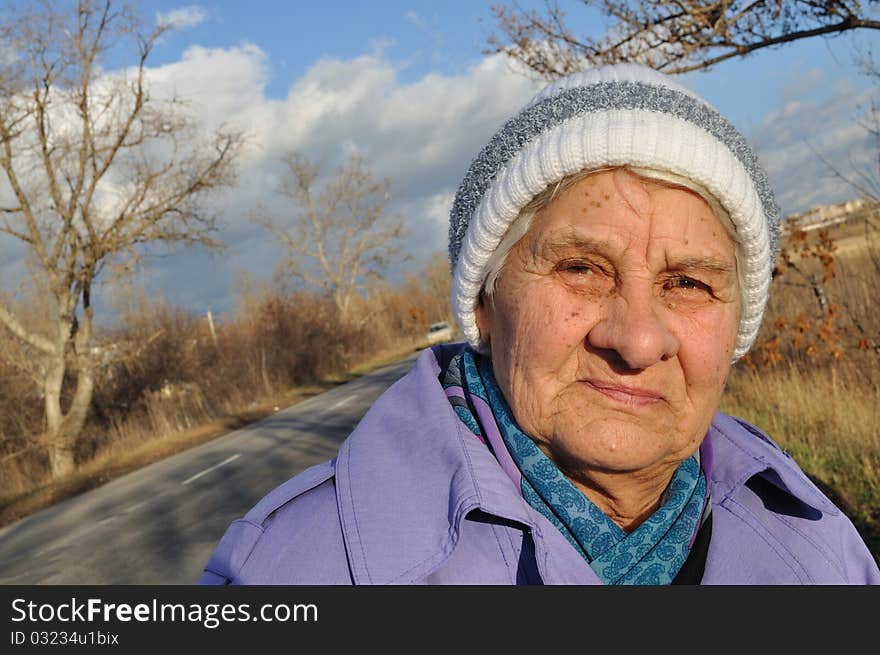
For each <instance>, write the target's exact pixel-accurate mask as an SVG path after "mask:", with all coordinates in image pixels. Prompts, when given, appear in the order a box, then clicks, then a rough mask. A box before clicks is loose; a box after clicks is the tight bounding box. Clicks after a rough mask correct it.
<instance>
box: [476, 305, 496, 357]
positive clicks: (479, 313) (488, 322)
mask: <svg viewBox="0 0 880 655" xmlns="http://www.w3.org/2000/svg"><path fill="white" fill-rule="evenodd" d="M493 309H494V308H493V307H492V299H491V298H487V297H486V292H485V291H481V292H480V298H479V300H477V306H476V307H475V308H474V317H475V318H476V319H477V329H478V330H479V331H480V340H481V341H482V342H483V343H485V344H486V345H487V346H488V345H489V344H490V343H491V340H492V339H491V337H492V319H493V315H492V314H493Z"/></svg>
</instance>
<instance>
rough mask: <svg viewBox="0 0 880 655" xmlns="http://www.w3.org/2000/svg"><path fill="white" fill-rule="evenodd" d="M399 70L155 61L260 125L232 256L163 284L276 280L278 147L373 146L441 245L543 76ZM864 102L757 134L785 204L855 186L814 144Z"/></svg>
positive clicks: (214, 57) (837, 146)
mask: <svg viewBox="0 0 880 655" xmlns="http://www.w3.org/2000/svg"><path fill="white" fill-rule="evenodd" d="M400 73H401V70H400V68H399V67H398V66H397V65H395V63H393V62H391V61H389V60H388V59H387V58H385V57H384V56H383V54H382V53H381V52H374V53H372V54H369V55H364V56H361V57H357V58H354V59H350V60H345V61H343V60H338V59H323V60H320V61H317V62H315V63H314V64H313V65H312V66H311V67H310V68H309V69H308V70H307V71H306V72H305V73H304V74H303V75H302V76H301V77H299V78H298V79H295V80H292V82H291V84H290V87H289V90H288V93H287V96H286V97H284V98H281V99H274V98H267V97H266V92H265V89H266V84H267V82H268V80H269V79H270V77H271V75H272V74H273V70H272V68H271V62H270V61H269V60H268V57H267V55H266V53H265V52H264V51H263V50H261V49H260V48H259V47H257V46H255V45H251V44H242V45H239V46H237V47H232V48H226V49H209V48H204V47H191V48H189V49H188V50H186V52H185V53H184V55H183V56H182V57H181V59H180V60H179V61H176V62H173V63H170V64H167V65H164V66H159V67H154V68H152V69H150V71H149V80H150V83H151V84H152V86H153V95H154V97H159V96H162V95H172V94H173V95H175V96H177V97H180V98H182V99H184V100H186V101H187V103H188V104H189V107H190V108H191V111H193V112H194V114H195V117H196V120H197V122H198V123H199V124H200V125H202V126H203V127H205V128H216V127H218V126H220V125H224V124H225V125H231V126H235V127H239V128H242V129H245V130H246V131H247V132H248V134H249V136H250V139H249V144H248V148H247V150H246V151H245V153H244V156H243V158H242V160H241V171H240V184H239V186H238V187H237V188H235V189H233V190H230V191H228V192H226V193H224V194H223V195H222V196H218V197H217V199H216V201H215V202H214V205H215V206H216V208H217V212H218V214H219V217H220V219H221V222H222V223H223V224H225V225H226V231H225V233H224V235H223V236H224V238H225V240H226V242H227V244H228V245H229V251H228V253H227V254H226V255H225V256H224V257H222V258H218V259H215V260H211V259H210V258H208V257H206V256H204V255H201V254H198V253H196V252H190V251H181V252H180V254H178V255H172V256H169V257H165V258H163V259H162V260H161V263H160V264H159V265H157V266H156V267H154V271H153V276H154V278H153V279H155V280H156V284H157V285H159V286H160V287H161V289H163V290H164V291H165V293H166V294H168V295H169V297H170V298H171V299H172V300H174V301H176V302H181V303H185V304H186V305H187V306H188V307H190V308H191V309H192V310H193V311H205V309H207V308H208V307H211V308H213V309H214V311H215V312H219V311H222V310H223V309H224V308H227V309H228V308H231V307H232V297H231V296H232V288H233V286H234V283H235V280H236V279H237V277H238V275H239V273H240V271H241V270H248V271H250V272H251V273H252V274H253V275H254V276H255V277H258V278H259V277H268V276H269V275H270V274H271V273H272V270H273V269H274V268H275V265H276V263H277V261H278V258H279V257H280V252H278V250H277V246H275V245H274V244H273V243H272V242H271V241H269V240H267V239H266V238H265V237H264V234H263V233H262V232H261V231H260V228H258V227H256V226H254V225H253V223H252V222H251V221H250V220H249V217H250V216H251V215H252V214H253V211H254V209H255V208H256V207H258V206H260V205H262V206H265V207H267V208H268V209H269V210H273V211H276V212H278V214H279V216H283V215H284V214H283V213H284V212H285V211H289V209H288V208H285V207H284V205H283V203H282V202H281V201H280V200H279V197H278V196H277V194H275V193H274V190H275V189H276V188H277V186H278V183H279V181H280V175H281V174H282V167H281V165H280V157H281V155H282V154H284V153H285V152H288V151H290V150H292V149H297V150H299V151H301V152H303V153H304V154H306V155H307V156H308V157H309V158H311V159H312V160H314V161H318V162H321V163H322V164H323V170H324V172H325V173H327V174H330V173H332V171H333V169H334V168H335V167H336V166H337V165H338V164H339V163H341V161H342V160H343V159H344V158H345V157H346V156H347V155H348V154H349V153H351V152H353V151H356V152H359V153H361V154H363V155H365V156H366V157H367V159H368V161H369V162H370V165H371V167H372V170H373V172H374V173H375V174H376V176H378V177H388V178H390V180H391V193H392V203H391V207H390V209H391V210H392V211H394V212H396V213H399V214H401V215H402V216H404V217H405V220H406V222H407V225H408V227H409V234H410V237H411V240H410V243H409V250H410V252H411V253H412V254H413V257H414V259H415V260H416V261H415V262H413V264H412V266H418V265H420V264H421V261H420V260H423V259H424V257H426V256H427V255H428V254H429V253H431V252H436V251H445V249H446V237H447V224H446V221H447V213H448V210H449V207H450V205H451V201H452V197H453V194H454V193H455V190H456V188H457V186H458V183H459V181H460V180H461V177H462V176H463V175H464V173H465V171H466V169H467V167H468V165H469V163H470V161H471V159H472V158H473V157H474V156H475V155H476V154H477V153H478V151H479V149H480V148H481V147H482V146H483V144H485V143H486V142H487V140H488V139H489V138H490V137H491V135H492V134H493V133H494V131H495V130H496V129H497V128H498V127H499V126H500V125H501V124H502V123H503V122H504V121H505V120H506V119H507V118H508V117H510V116H511V115H512V114H513V113H514V112H515V111H516V110H517V109H518V108H520V107H521V106H522V105H523V104H524V103H525V102H526V101H527V100H528V99H529V98H530V97H531V96H532V94H533V93H534V92H535V91H536V90H537V88H538V85H537V83H536V82H534V81H533V80H531V79H529V78H528V77H526V76H523V75H521V74H519V73H517V72H515V71H513V70H512V69H511V67H510V64H509V63H508V62H507V61H505V60H503V59H501V58H500V57H498V56H493V57H487V58H485V59H483V60H481V61H480V62H479V63H478V64H476V65H474V66H473V67H471V68H469V69H467V70H465V71H463V72H461V73H459V74H455V75H441V74H436V73H434V74H429V75H426V76H424V77H423V78H421V79H419V80H416V81H414V82H404V81H402V76H401V74H400ZM858 100H859V97H856V96H855V95H854V91H853V89H847V88H843V87H840V88H836V89H834V90H833V93H831V95H829V96H827V97H826V98H825V100H822V99H818V100H817V99H815V98H809V99H806V100H801V101H800V102H799V103H794V102H791V103H789V104H788V105H787V106H785V107H782V108H781V109H780V110H778V111H776V112H774V113H773V114H771V115H769V116H767V117H766V119H765V121H764V123H763V124H762V125H761V127H760V129H758V130H757V131H756V138H755V139H754V141H755V142H756V145H757V147H758V150H759V154H760V156H761V159H762V161H763V162H764V164H765V166H766V167H767V168H768V170H769V172H770V175H771V181H772V182H773V183H774V186H775V188H776V189H777V191H778V193H779V198H780V201H781V204H782V205H783V209H784V210H785V211H787V212H793V211H799V210H800V209H803V208H805V207H806V206H809V205H810V204H815V203H818V202H822V203H824V202H833V201H836V200H837V199H838V198H840V196H847V197H848V196H849V195H851V194H849V193H848V191H847V190H842V189H841V184H840V183H839V181H835V180H834V179H833V176H831V175H828V174H827V169H825V168H824V165H823V164H822V163H821V162H820V161H819V159H818V158H817V157H816V156H815V154H814V153H813V151H812V150H811V145H812V146H813V147H815V148H817V149H818V150H820V152H822V153H823V156H827V157H828V158H829V159H831V160H833V161H835V162H838V163H839V164H840V165H841V166H843V167H848V166H849V164H848V161H847V159H848V157H849V156H850V153H852V152H861V150H859V149H860V148H862V149H864V140H863V134H862V132H861V131H860V128H858V126H857V125H855V117H854V115H853V107H854V105H855V103H856V101H858ZM820 126H821V129H819V127H820ZM860 139H862V140H861V141H860ZM845 191H847V192H845ZM4 254H6V256H7V257H9V255H11V254H12V253H10V252H9V251H7V252H6V253H4ZM7 261H9V260H7ZM10 263H11V262H10ZM9 272H11V271H10V268H8V267H4V268H3V274H4V275H5V274H8V273H9Z"/></svg>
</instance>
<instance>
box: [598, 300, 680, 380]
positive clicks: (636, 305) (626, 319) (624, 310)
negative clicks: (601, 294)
mask: <svg viewBox="0 0 880 655" xmlns="http://www.w3.org/2000/svg"><path fill="white" fill-rule="evenodd" d="M659 303H660V300H659V299H658V298H656V297H655V296H654V294H653V293H652V292H651V291H650V290H647V289H645V290H639V289H637V288H628V289H622V290H620V291H619V292H618V293H617V294H615V295H614V296H613V297H611V298H610V299H608V301H607V302H606V303H605V312H604V316H603V317H602V318H601V319H600V320H599V321H598V322H597V323H596V324H595V325H594V326H593V328H592V329H591V330H590V332H589V333H588V334H587V342H588V343H589V344H590V345H591V346H593V347H594V348H600V349H603V350H612V351H614V352H615V353H617V355H618V356H619V358H620V360H621V361H622V362H623V363H624V364H625V365H626V366H627V367H628V368H629V369H632V370H640V369H645V368H648V367H649V366H651V365H653V364H656V363H657V362H659V361H662V360H665V359H669V358H670V357H674V356H675V355H676V354H677V353H678V348H679V340H678V337H676V336H675V334H674V333H673V332H672V331H670V329H669V327H668V325H667V323H666V320H668V319H666V320H664V317H663V316H662V315H661V314H662V311H661V309H662V308H661V307H659Z"/></svg>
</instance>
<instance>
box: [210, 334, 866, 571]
mask: <svg viewBox="0 0 880 655" xmlns="http://www.w3.org/2000/svg"><path fill="white" fill-rule="evenodd" d="M454 352H455V348H454V347H448V346H447V347H435V348H433V349H428V350H425V351H424V352H422V353H421V355H420V356H419V359H418V361H417V362H416V364H415V366H414V367H413V368H412V370H411V371H410V372H409V373H408V374H407V375H406V376H405V377H403V378H402V379H400V380H399V381H397V382H396V383H395V384H394V385H393V386H392V387H391V388H390V389H388V390H387V391H386V392H385V393H384V394H383V395H382V396H381V397H380V398H379V399H378V400H377V401H376V402H375V403H374V405H373V406H372V407H371V408H370V410H369V412H367V414H366V415H365V416H364V418H363V419H362V420H361V422H360V424H359V425H358V426H357V428H356V429H355V430H354V432H353V433H352V434H351V435H350V436H349V438H348V439H347V440H346V441H345V442H344V443H343V444H342V446H341V448H340V450H339V453H338V455H337V457H336V458H335V459H334V460H332V461H330V462H327V463H324V464H320V465H318V466H314V467H312V468H309V469H307V470H306V471H304V472H302V473H300V474H299V475H297V476H295V477H294V478H292V479H290V480H288V481H287V482H285V483H284V484H282V485H281V486H279V487H278V488H276V489H275V490H273V491H272V492H270V493H269V494H268V495H266V496H265V497H264V498H263V499H262V500H261V501H260V502H259V503H258V504H257V505H256V506H255V507H254V508H253V509H252V510H251V511H250V512H248V513H247V515H246V516H245V517H244V518H242V519H239V520H237V521H234V522H233V523H232V524H231V525H230V526H229V528H228V530H227V531H226V534H225V535H224V536H223V539H222V540H221V541H220V544H219V545H218V546H217V548H216V550H215V551H214V553H213V554H212V555H211V558H210V560H209V561H208V563H207V565H206V567H205V571H204V573H203V575H202V577H201V580H200V583H201V584H229V583H232V584H273V585H288V584H293V585H296V584H299V585H302V584H324V585H332V584H346V585H347V584H492V585H499V584H516V583H539V584H540V583H544V584H600V581H599V579H598V578H597V577H596V575H595V574H594V573H593V571H592V569H591V568H590V567H589V565H588V564H587V563H586V562H585V561H584V560H583V559H582V558H581V556H580V555H579V554H578V553H577V552H576V551H575V549H574V548H573V547H572V546H571V545H570V544H569V543H568V541H567V540H566V539H565V537H564V536H563V535H562V533H561V532H559V530H557V529H556V528H555V527H554V526H553V524H552V523H550V522H549V521H548V520H547V519H546V518H545V517H544V516H543V515H542V514H540V513H539V512H537V511H536V510H534V509H532V507H530V506H529V505H528V504H527V503H526V502H525V501H524V500H523V498H522V495H521V494H520V491H519V490H518V489H517V488H516V486H515V485H514V484H513V482H512V481H511V480H510V478H509V477H508V476H507V475H506V474H505V473H504V471H503V470H502V469H501V467H500V466H499V464H498V462H497V461H496V460H495V458H494V457H493V455H492V454H491V453H490V451H489V450H488V449H487V448H486V446H485V445H483V444H482V443H481V442H480V441H478V440H477V439H475V438H474V436H473V434H472V433H470V432H469V431H468V429H467V428H466V427H465V426H464V425H463V424H462V423H461V422H460V421H459V419H458V417H457V416H456V414H455V412H454V411H453V409H452V407H451V405H450V404H449V401H448V400H447V398H446V394H445V393H444V391H443V388H442V386H441V385H440V383H439V381H438V375H439V373H440V367H441V363H440V362H444V363H445V362H446V361H448V359H449V357H450V356H451V355H452V354H453V353H454ZM438 358H439V359H440V362H438ZM707 438H708V439H711V440H712V443H711V445H712V451H713V463H712V470H711V480H710V489H711V497H712V504H713V506H712V511H713V519H712V520H713V523H712V536H711V541H710V544H709V551H708V555H707V559H706V565H705V572H704V574H703V584H878V583H880V571H878V569H877V564H876V562H875V561H874V559H873V557H872V556H871V553H870V552H869V551H868V549H867V547H866V546H865V544H864V542H863V541H862V539H861V538H860V537H859V535H858V533H857V532H856V530H855V528H854V527H853V525H852V523H851V522H850V521H849V519H848V518H847V517H846V516H844V515H843V513H841V511H840V510H839V509H838V508H837V507H835V506H834V505H833V504H832V503H831V501H829V500H828V498H826V497H825V496H824V495H823V494H822V493H821V492H820V491H819V489H817V488H816V487H815V486H814V485H813V483H812V482H810V480H809V479H808V478H807V477H806V476H805V475H804V474H803V473H802V472H801V470H800V469H799V468H798V466H797V465H796V464H795V463H794V461H792V460H791V459H790V458H789V456H788V455H787V454H786V453H784V452H783V451H781V450H780V449H779V448H778V447H777V446H776V445H775V444H774V443H773V442H772V441H771V440H770V439H769V438H768V437H767V436H765V435H764V434H763V433H762V432H760V431H759V430H757V429H756V428H754V427H753V426H751V425H749V424H747V423H745V422H744V421H741V420H739V419H735V418H732V417H730V416H726V415H724V414H721V413H718V414H717V415H716V416H715V419H714V420H713V422H712V426H711V428H710V429H709V433H708V435H707Z"/></svg>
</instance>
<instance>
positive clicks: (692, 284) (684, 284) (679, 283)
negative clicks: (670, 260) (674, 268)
mask: <svg viewBox="0 0 880 655" xmlns="http://www.w3.org/2000/svg"><path fill="white" fill-rule="evenodd" d="M663 286H664V288H666V289H667V290H673V289H684V290H696V291H708V292H711V291H712V290H711V289H710V288H709V287H708V286H707V285H706V284H704V283H703V282H700V281H699V280H695V279H693V278H690V277H684V276H677V277H673V278H670V279H669V280H667V281H666V283H665V284H664V285H663Z"/></svg>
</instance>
